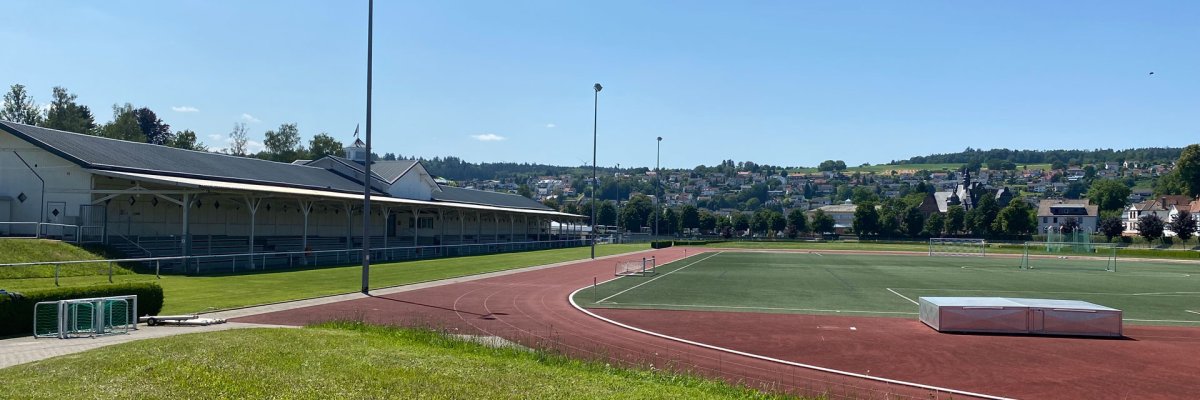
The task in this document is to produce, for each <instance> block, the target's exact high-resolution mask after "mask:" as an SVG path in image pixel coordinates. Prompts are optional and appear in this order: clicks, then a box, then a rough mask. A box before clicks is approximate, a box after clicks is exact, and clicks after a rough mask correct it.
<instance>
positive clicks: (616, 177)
mask: <svg viewBox="0 0 1200 400" xmlns="http://www.w3.org/2000/svg"><path fill="white" fill-rule="evenodd" d="M613 180H614V181H616V183H617V234H618V235H620V234H621V163H617V172H616V173H615V174H613Z"/></svg>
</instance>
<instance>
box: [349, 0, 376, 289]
mask: <svg viewBox="0 0 1200 400" xmlns="http://www.w3.org/2000/svg"><path fill="white" fill-rule="evenodd" d="M374 36H375V0H367V143H366V147H367V148H366V149H365V150H366V152H367V157H366V161H364V162H363V170H364V172H363V248H362V262H363V263H362V293H363V294H369V293H368V292H369V291H370V290H371V285H370V283H371V55H372V53H371V49H372V47H373V46H374V42H373V40H372V39H373V38H374ZM347 212H349V211H347Z"/></svg>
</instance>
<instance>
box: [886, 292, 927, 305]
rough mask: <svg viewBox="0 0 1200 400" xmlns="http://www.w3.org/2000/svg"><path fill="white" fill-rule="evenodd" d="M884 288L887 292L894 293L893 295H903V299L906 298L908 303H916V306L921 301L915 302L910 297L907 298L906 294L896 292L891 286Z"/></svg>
mask: <svg viewBox="0 0 1200 400" xmlns="http://www.w3.org/2000/svg"><path fill="white" fill-rule="evenodd" d="M884 289H887V291H889V292H892V294H894V295H897V296H900V297H903V298H904V299H905V300H908V302H909V303H913V304H916V305H918V306H919V305H921V303H918V302H915V301H913V299H910V298H908V296H905V295H902V294H900V293H899V292H896V291H895V290H892V288H884Z"/></svg>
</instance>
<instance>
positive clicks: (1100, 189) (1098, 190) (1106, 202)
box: [1087, 179, 1131, 211]
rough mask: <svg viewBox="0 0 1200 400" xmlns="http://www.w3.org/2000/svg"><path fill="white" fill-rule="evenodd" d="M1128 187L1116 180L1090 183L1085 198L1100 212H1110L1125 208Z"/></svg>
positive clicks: (1101, 180)
mask: <svg viewBox="0 0 1200 400" xmlns="http://www.w3.org/2000/svg"><path fill="white" fill-rule="evenodd" d="M1130 192H1131V191H1130V189H1129V186H1125V184H1124V183H1122V182H1121V181H1118V180H1116V179H1100V180H1097V181H1095V182H1092V186H1091V187H1089V188H1088V191H1087V197H1088V199H1089V200H1091V202H1092V204H1095V205H1096V206H1097V207H1099V208H1100V211H1112V210H1120V209H1123V208H1125V202H1126V200H1127V199H1128V198H1129V193H1130Z"/></svg>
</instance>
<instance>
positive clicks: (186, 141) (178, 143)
mask: <svg viewBox="0 0 1200 400" xmlns="http://www.w3.org/2000/svg"><path fill="white" fill-rule="evenodd" d="M167 145H168V146H171V147H174V148H177V149H184V150H196V151H208V146H205V145H204V143H201V142H200V140H199V139H197V138H196V132H193V131H191V130H190V129H184V130H182V131H179V132H175V134H174V135H172V139H171V142H170V143H167Z"/></svg>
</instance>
